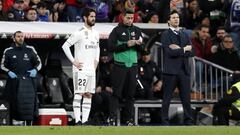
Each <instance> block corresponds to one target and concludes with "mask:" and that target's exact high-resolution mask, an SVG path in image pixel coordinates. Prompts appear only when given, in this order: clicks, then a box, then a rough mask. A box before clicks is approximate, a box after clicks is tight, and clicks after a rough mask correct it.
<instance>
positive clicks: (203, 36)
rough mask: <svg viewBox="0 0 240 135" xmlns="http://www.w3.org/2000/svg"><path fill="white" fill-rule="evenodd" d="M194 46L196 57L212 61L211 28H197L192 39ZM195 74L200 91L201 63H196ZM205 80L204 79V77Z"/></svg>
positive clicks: (203, 26)
mask: <svg viewBox="0 0 240 135" xmlns="http://www.w3.org/2000/svg"><path fill="white" fill-rule="evenodd" d="M191 40H192V44H193V46H194V51H195V56H197V57H200V58H202V59H206V60H210V59H211V55H212V52H211V48H212V41H211V38H210V35H209V27H208V26H207V25H200V26H198V27H197V30H196V31H195V35H194V36H193V37H192V39H191ZM195 67H196V68H195V69H196V70H195V72H196V77H195V78H196V89H197V90H199V89H200V82H203V80H200V78H201V75H202V74H203V70H204V67H203V64H202V62H200V61H196V63H195ZM202 79H203V77H202Z"/></svg>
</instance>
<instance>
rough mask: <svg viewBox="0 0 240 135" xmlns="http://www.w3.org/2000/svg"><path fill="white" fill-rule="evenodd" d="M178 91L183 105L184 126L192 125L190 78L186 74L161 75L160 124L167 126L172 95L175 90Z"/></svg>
mask: <svg viewBox="0 0 240 135" xmlns="http://www.w3.org/2000/svg"><path fill="white" fill-rule="evenodd" d="M176 87H178V89H179V96H180V99H181V102H182V105H183V111H184V124H186V125H191V124H193V119H192V113H191V104H190V91H191V88H190V76H189V75H186V74H184V73H183V74H179V75H170V74H164V75H163V102H162V116H161V119H162V124H163V125H169V117H168V111H169V106H170V102H171V99H172V94H173V92H174V90H175V88H176Z"/></svg>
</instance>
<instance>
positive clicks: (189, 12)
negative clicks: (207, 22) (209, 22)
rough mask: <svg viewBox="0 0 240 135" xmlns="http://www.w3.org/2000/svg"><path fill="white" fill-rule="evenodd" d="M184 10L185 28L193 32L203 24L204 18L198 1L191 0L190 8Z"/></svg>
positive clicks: (189, 2)
mask: <svg viewBox="0 0 240 135" xmlns="http://www.w3.org/2000/svg"><path fill="white" fill-rule="evenodd" d="M184 10H186V11H185V12H184V11H183V13H184V14H183V21H184V26H185V27H186V28H187V29H191V30H193V29H194V28H195V27H197V26H198V25H199V24H200V23H201V20H202V18H203V12H202V10H201V9H200V8H199V5H198V0H189V1H188V7H187V8H186V9H184Z"/></svg>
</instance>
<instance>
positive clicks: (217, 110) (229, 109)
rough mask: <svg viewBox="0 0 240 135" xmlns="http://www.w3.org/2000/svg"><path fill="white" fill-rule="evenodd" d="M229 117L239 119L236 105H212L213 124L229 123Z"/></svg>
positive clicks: (239, 112) (239, 115)
mask: <svg viewBox="0 0 240 135" xmlns="http://www.w3.org/2000/svg"><path fill="white" fill-rule="evenodd" d="M229 119H233V120H240V111H239V110H238V109H237V108H236V107H234V106H221V105H215V106H214V110H213V125H229Z"/></svg>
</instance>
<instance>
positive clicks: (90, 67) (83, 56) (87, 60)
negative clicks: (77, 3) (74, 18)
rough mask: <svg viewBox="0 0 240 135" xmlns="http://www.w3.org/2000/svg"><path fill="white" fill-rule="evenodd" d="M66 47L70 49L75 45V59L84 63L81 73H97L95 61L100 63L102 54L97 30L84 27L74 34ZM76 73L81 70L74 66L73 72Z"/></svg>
mask: <svg viewBox="0 0 240 135" xmlns="http://www.w3.org/2000/svg"><path fill="white" fill-rule="evenodd" d="M64 45H68V47H71V46H72V45H74V59H75V60H78V61H79V62H81V63H83V67H82V70H81V71H83V72H84V71H86V72H89V71H90V72H92V71H94V72H95V67H94V61H97V62H98V61H99V54H100V49H99V33H98V32H97V31H96V30H94V29H92V30H89V29H88V28H87V27H85V26H83V27H82V28H80V29H78V30H77V31H76V32H75V33H73V34H72V35H71V36H70V37H69V38H68V39H67V41H66V43H64ZM63 48H64V47H63ZM65 53H66V51H65ZM67 56H68V55H67ZM70 60H71V59H70ZM71 61H72V60H71ZM76 71H79V69H77V68H76V67H75V66H73V72H76Z"/></svg>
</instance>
